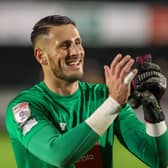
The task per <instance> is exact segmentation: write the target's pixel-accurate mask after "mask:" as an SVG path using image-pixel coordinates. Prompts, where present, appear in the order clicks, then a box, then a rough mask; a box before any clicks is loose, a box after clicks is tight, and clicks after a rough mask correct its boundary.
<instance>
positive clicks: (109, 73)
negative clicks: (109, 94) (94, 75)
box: [104, 65, 111, 85]
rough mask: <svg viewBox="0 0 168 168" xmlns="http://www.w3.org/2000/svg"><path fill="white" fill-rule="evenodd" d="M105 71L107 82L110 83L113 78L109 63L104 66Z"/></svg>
mask: <svg viewBox="0 0 168 168" xmlns="http://www.w3.org/2000/svg"><path fill="white" fill-rule="evenodd" d="M104 73H105V82H106V84H107V85H108V84H109V82H110V79H111V70H110V68H109V67H108V66H107V65H105V66H104Z"/></svg>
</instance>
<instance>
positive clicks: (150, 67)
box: [129, 54, 167, 123]
mask: <svg viewBox="0 0 168 168" xmlns="http://www.w3.org/2000/svg"><path fill="white" fill-rule="evenodd" d="M134 67H135V68H137V69H138V74H137V75H136V77H135V78H134V79H133V80H132V83H131V95H130V97H129V103H130V105H131V106H132V108H138V107H139V106H140V105H142V106H143V110H144V119H145V120H146V121H147V122H150V123H157V122H160V121H163V120H164V119H165V116H164V113H163V111H162V109H161V107H160V100H161V97H162V96H163V94H164V93H165V91H166V87H167V79H166V77H165V76H164V75H163V74H162V73H161V71H160V67H159V65H157V64H155V63H153V62H152V56H151V55H150V54H146V55H143V56H137V57H136V61H135V64H134Z"/></svg>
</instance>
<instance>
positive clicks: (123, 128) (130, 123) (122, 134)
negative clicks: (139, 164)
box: [115, 104, 168, 168]
mask: <svg viewBox="0 0 168 168" xmlns="http://www.w3.org/2000/svg"><path fill="white" fill-rule="evenodd" d="M115 132H116V135H117V137H118V139H119V140H120V142H121V143H122V144H123V145H124V146H125V147H126V148H127V149H128V150H129V151H130V152H132V153H133V154H134V155H135V156H136V157H138V158H139V159H140V160H142V161H143V162H144V163H146V164H147V165H148V166H150V167H151V168H166V166H167V165H168V143H167V142H168V131H166V132H165V133H164V134H163V135H161V136H159V137H152V136H149V135H148V134H147V133H146V127H145V124H144V123H143V122H142V121H140V120H139V119H138V118H137V116H136V114H135V112H133V110H132V109H131V107H130V106H129V105H128V104H127V105H126V107H125V108H124V109H123V110H122V111H121V113H120V114H119V116H118V118H117V120H116V122H115Z"/></svg>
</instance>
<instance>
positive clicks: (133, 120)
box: [6, 82, 168, 168]
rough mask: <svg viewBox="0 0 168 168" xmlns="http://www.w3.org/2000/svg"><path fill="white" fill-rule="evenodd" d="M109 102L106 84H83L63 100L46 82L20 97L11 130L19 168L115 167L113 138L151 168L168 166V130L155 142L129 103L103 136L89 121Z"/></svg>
mask: <svg viewBox="0 0 168 168" xmlns="http://www.w3.org/2000/svg"><path fill="white" fill-rule="evenodd" d="M107 97H108V89H107V87H106V85H103V84H91V83H85V82H79V88H78V90H77V91H76V92H75V93H74V94H72V95H69V96H60V95H58V94H56V93H54V92H52V91H51V90H49V89H48V88H47V86H46V85H45V83H44V82H40V83H39V84H36V85H35V86H33V87H32V88H30V89H27V90H24V91H22V92H20V94H19V95H18V96H17V97H15V98H14V99H13V100H12V101H11V102H10V103H9V105H8V108H7V113H6V127H7V130H8V133H9V136H10V140H11V143H12V146H13V150H14V154H15V158H16V162H17V167H18V168H63V167H64V168H71V167H79V168H82V167H85V168H86V167H87V168H93V167H96V168H99V167H101V168H112V167H113V155H114V154H115V153H113V150H112V146H113V141H114V135H116V136H117V137H118V139H119V140H120V142H121V143H122V144H123V145H124V146H125V147H126V148H127V149H128V150H129V151H130V152H132V153H133V154H134V155H135V156H136V157H138V158H139V159H140V160H142V161H143V162H144V163H146V164H147V165H149V166H150V167H152V168H158V167H162V168H165V167H166V165H167V162H168V131H167V132H166V133H164V134H163V135H161V136H160V137H155V138H154V137H151V136H149V135H147V133H146V131H145V125H144V123H143V122H141V121H140V120H138V118H137V117H136V115H135V113H134V112H133V110H132V109H131V107H130V106H129V104H126V105H125V106H124V108H122V109H121V111H120V113H119V115H118V117H117V118H116V119H115V121H114V122H113V123H112V124H111V126H110V127H109V128H108V130H107V131H106V132H105V133H104V134H103V135H102V136H101V137H100V136H99V135H97V134H96V132H94V131H93V130H92V129H91V128H90V127H89V126H88V125H87V124H86V122H85V120H86V119H87V118H88V117H89V116H90V115H91V114H92V113H93V112H94V111H95V110H96V109H97V108H98V107H99V106H100V105H101V104H102V103H103V102H104V101H105V99H106V98H107ZM93 165H95V166H93Z"/></svg>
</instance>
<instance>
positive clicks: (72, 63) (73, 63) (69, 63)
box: [67, 61, 80, 65]
mask: <svg viewBox="0 0 168 168" xmlns="http://www.w3.org/2000/svg"><path fill="white" fill-rule="evenodd" d="M79 63H80V61H72V62H71V61H70V62H67V64H68V65H78V64H79Z"/></svg>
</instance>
